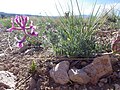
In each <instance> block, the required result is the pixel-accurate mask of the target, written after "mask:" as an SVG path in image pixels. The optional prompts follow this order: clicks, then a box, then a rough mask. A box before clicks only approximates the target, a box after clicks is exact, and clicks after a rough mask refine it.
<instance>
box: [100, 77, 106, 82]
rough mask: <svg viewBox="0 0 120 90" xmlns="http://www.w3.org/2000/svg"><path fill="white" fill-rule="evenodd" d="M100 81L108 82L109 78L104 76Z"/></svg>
mask: <svg viewBox="0 0 120 90" xmlns="http://www.w3.org/2000/svg"><path fill="white" fill-rule="evenodd" d="M100 82H102V83H107V82H108V80H107V78H102V79H100Z"/></svg>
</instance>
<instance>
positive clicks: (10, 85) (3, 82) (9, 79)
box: [0, 71, 16, 90]
mask: <svg viewBox="0 0 120 90" xmlns="http://www.w3.org/2000/svg"><path fill="white" fill-rule="evenodd" d="M15 80H16V77H15V76H14V75H13V74H12V73H10V72H8V71H0V87H4V88H5V89H7V90H15V84H16V82H15ZM3 90H4V89H3Z"/></svg>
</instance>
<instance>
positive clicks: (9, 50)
mask: <svg viewBox="0 0 120 90" xmlns="http://www.w3.org/2000/svg"><path fill="white" fill-rule="evenodd" d="M11 36H12V37H11ZM13 37H14V35H12V34H9V33H8V32H2V31H1V32H0V71H3V70H4V71H9V72H11V73H13V74H14V75H15V76H16V77H17V79H16V81H17V83H16V90H120V57H119V56H114V55H110V57H111V58H112V62H111V64H112V68H113V72H112V73H111V74H109V75H106V76H103V77H102V78H100V80H99V81H98V82H97V84H91V83H88V84H85V85H80V84H78V83H75V82H72V81H70V82H68V83H67V84H64V85H61V84H58V83H55V81H54V80H53V79H52V78H51V77H50V73H49V71H50V70H51V69H52V68H53V67H54V66H55V65H56V64H58V63H59V62H60V61H62V60H56V58H54V57H53V56H52V52H51V51H49V50H48V51H44V50H41V49H39V50H36V49H35V48H26V49H24V50H19V48H17V47H15V43H14V42H15V41H14V38H13ZM33 60H35V62H36V64H37V70H36V72H35V73H34V74H31V73H30V65H31V63H32V61H33ZM64 61H69V63H70V68H77V69H81V68H83V67H85V66H86V65H88V64H90V63H91V62H92V61H93V59H88V60H87V59H85V60H84V59H81V60H77V59H73V60H67V59H64ZM0 87H1V86H0ZM3 90H6V89H5V87H4V89H3Z"/></svg>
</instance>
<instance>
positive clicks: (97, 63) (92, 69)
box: [82, 55, 113, 84]
mask: <svg viewBox="0 0 120 90" xmlns="http://www.w3.org/2000/svg"><path fill="white" fill-rule="evenodd" d="M82 69H83V71H85V72H86V73H87V74H88V76H90V77H91V80H90V82H91V83H93V84H96V83H97V82H98V80H99V78H101V77H102V76H104V75H107V74H111V73H112V71H113V69H112V65H111V62H110V57H109V55H104V56H101V57H97V58H95V59H94V60H93V62H92V63H91V64H89V65H87V66H86V67H84V68H82Z"/></svg>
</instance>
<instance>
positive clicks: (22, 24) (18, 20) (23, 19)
mask: <svg viewBox="0 0 120 90" xmlns="http://www.w3.org/2000/svg"><path fill="white" fill-rule="evenodd" d="M28 21H29V17H27V16H15V18H11V23H12V27H11V28H9V29H7V31H9V32H12V31H13V30H22V32H23V33H24V36H23V37H22V39H21V40H19V39H18V38H17V37H15V39H16V40H17V46H18V47H20V48H21V47H23V42H25V40H26V37H27V36H38V33H37V32H35V29H36V27H35V26H34V25H33V21H30V25H29V26H27V24H28ZM15 24H16V25H17V26H18V27H16V26H15Z"/></svg>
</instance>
